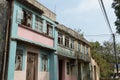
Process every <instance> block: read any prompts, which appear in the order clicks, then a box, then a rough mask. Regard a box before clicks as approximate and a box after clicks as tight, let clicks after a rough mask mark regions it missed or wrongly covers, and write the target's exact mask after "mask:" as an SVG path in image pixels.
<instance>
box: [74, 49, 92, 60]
mask: <svg viewBox="0 0 120 80" xmlns="http://www.w3.org/2000/svg"><path fill="white" fill-rule="evenodd" d="M76 55H77V58H78V59H79V60H82V61H84V62H90V60H91V58H90V55H88V54H83V53H81V52H79V51H76Z"/></svg>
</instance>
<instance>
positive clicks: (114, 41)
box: [98, 0, 118, 75]
mask: <svg viewBox="0 0 120 80" xmlns="http://www.w3.org/2000/svg"><path fill="white" fill-rule="evenodd" d="M98 1H99V4H100V7H101V9H102V12H103V15H104V17H105V20H106V22H107V25H108V27H109V30H110V32H111V33H112V36H113V44H114V54H115V60H116V70H117V75H118V58H117V53H116V40H115V34H114V33H113V31H112V28H111V25H110V22H109V19H108V16H107V13H106V10H105V6H104V3H103V1H102V0H98Z"/></svg>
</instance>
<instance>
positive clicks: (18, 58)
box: [15, 50, 23, 70]
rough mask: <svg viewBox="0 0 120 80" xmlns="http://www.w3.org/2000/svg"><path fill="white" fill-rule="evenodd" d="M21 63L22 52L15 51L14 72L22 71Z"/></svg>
mask: <svg viewBox="0 0 120 80" xmlns="http://www.w3.org/2000/svg"><path fill="white" fill-rule="evenodd" d="M22 62H23V51H22V50H17V51H16V58H15V70H22Z"/></svg>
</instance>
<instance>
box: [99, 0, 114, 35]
mask: <svg viewBox="0 0 120 80" xmlns="http://www.w3.org/2000/svg"><path fill="white" fill-rule="evenodd" d="M98 1H99V4H100V7H101V10H102V12H103V15H104V17H105V20H106V23H107V25H108V27H109V30H110V33H112V34H113V31H112V28H111V25H110V22H109V19H108V16H107V13H106V10H105V6H104V3H103V1H102V0H98Z"/></svg>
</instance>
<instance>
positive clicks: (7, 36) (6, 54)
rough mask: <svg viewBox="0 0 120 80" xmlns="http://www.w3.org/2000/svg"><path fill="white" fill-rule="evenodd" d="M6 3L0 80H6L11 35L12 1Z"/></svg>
mask: <svg viewBox="0 0 120 80" xmlns="http://www.w3.org/2000/svg"><path fill="white" fill-rule="evenodd" d="M6 1H8V3H7V4H8V9H7V10H8V13H7V19H8V20H7V25H6V33H5V47H4V52H3V53H4V59H3V71H2V72H3V74H2V80H7V69H8V58H9V43H10V35H11V34H10V33H11V31H10V30H11V18H12V2H13V0H6Z"/></svg>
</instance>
